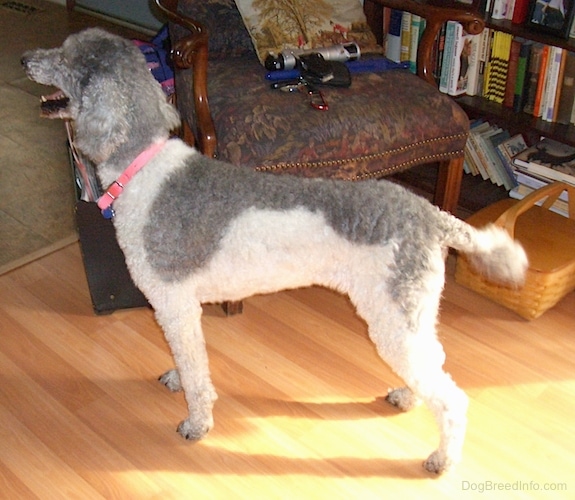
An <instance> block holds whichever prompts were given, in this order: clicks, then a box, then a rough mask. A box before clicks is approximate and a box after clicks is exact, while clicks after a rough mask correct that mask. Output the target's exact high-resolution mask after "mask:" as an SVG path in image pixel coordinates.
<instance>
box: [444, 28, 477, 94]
mask: <svg viewBox="0 0 575 500" xmlns="http://www.w3.org/2000/svg"><path fill="white" fill-rule="evenodd" d="M457 25H458V26H456V29H455V39H454V50H453V60H452V62H451V69H450V72H449V83H448V87H447V93H448V94H449V95H453V96H457V95H461V94H465V93H466V92H467V86H468V83H469V64H470V56H471V50H472V39H473V38H474V36H473V35H469V34H468V33H467V32H466V31H465V30H464V29H463V26H462V25H461V24H459V23H457Z"/></svg>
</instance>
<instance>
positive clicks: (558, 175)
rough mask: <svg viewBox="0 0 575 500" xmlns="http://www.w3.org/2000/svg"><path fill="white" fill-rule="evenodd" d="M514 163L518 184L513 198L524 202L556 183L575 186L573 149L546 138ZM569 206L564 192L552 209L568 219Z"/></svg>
mask: <svg viewBox="0 0 575 500" xmlns="http://www.w3.org/2000/svg"><path fill="white" fill-rule="evenodd" d="M512 161H513V166H514V169H515V176H516V179H517V183H518V185H517V186H516V187H515V188H514V189H512V190H511V191H510V193H509V194H510V196H511V197H513V198H516V199H521V198H524V197H525V196H527V195H528V194H529V193H531V192H533V191H534V190H536V189H539V188H541V187H543V186H545V185H546V184H549V183H551V182H555V181H563V182H566V183H567V184H571V185H575V148H574V147H572V146H568V145H566V144H562V143H560V142H557V141H554V140H552V139H548V138H543V139H541V140H540V141H539V142H538V143H537V144H536V145H535V146H532V147H530V148H526V149H524V150H523V151H521V152H520V153H518V154H516V155H515V156H514V157H513V159H512ZM567 203H568V197H567V192H564V193H563V194H562V195H561V196H560V199H559V200H557V201H556V202H555V204H554V205H553V208H552V209H553V210H554V211H555V212H557V213H560V214H561V215H565V216H568V207H567Z"/></svg>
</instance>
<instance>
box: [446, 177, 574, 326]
mask: <svg viewBox="0 0 575 500" xmlns="http://www.w3.org/2000/svg"><path fill="white" fill-rule="evenodd" d="M565 190H567V192H568V194H569V218H566V217H563V216H561V215H558V214H556V213H554V212H552V211H550V210H549V208H551V206H552V205H553V203H554V202H555V201H556V200H557V199H558V197H559V196H560V194H561V193H562V192H563V191H565ZM545 198H546V199H545ZM541 200H544V202H543V204H542V205H541V206H538V205H537V202H539V201H541ZM467 222H469V223H470V224H471V225H473V226H475V227H481V226H484V225H485V224H487V223H489V222H495V224H497V225H499V226H501V227H503V228H505V229H506V230H507V231H508V232H509V234H510V235H511V236H512V237H514V238H515V239H516V240H518V241H519V242H520V243H521V244H522V245H523V247H524V248H525V251H526V252H527V256H528V258H529V269H528V271H527V277H526V281H525V284H524V285H523V286H522V287H521V288H519V289H517V288H508V287H505V286H501V285H499V284H496V283H493V282H490V281H488V280H487V279H485V278H484V277H483V276H481V275H479V274H478V273H476V272H475V270H474V269H473V268H472V267H471V266H470V265H469V262H468V261H467V259H466V258H465V256H463V255H460V256H459V257H458V258H457V266H456V271H455V280H456V281H457V282H458V283H460V284H462V285H464V286H466V287H468V288H470V289H472V290H474V291H476V292H478V293H480V294H481V295H484V296H486V297H488V298H490V299H491V300H494V301H495V302H498V303H499V304H502V305H504V306H505V307H507V308H509V309H511V310H513V311H515V312H516V313H518V314H519V315H521V316H523V317H524V318H526V319H529V320H531V319H534V318H537V317H539V316H541V315H542V314H543V313H544V312H545V311H547V310H548V309H550V308H551V307H553V306H554V305H555V304H557V302H559V301H560V300H561V299H562V298H563V297H564V296H565V295H566V294H567V293H569V292H571V291H572V290H574V289H575V186H570V185H567V184H564V183H561V182H556V183H553V184H550V185H548V186H545V187H544V188H541V189H539V190H537V191H535V192H533V193H531V194H529V195H528V196H526V197H525V198H523V199H522V200H521V201H516V200H512V199H507V200H502V201H500V202H498V203H495V204H493V205H491V206H489V207H486V208H484V209H483V210H480V211H479V212H477V213H476V214H474V215H472V216H471V217H470V218H469V219H468V220H467Z"/></svg>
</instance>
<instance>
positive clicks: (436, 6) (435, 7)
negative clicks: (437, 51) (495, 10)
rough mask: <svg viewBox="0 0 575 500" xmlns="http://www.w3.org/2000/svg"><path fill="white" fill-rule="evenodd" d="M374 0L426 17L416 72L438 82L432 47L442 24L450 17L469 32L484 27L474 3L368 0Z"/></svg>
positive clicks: (479, 30)
mask: <svg viewBox="0 0 575 500" xmlns="http://www.w3.org/2000/svg"><path fill="white" fill-rule="evenodd" d="M369 1H371V2H373V3H377V4H380V5H383V6H384V7H391V8H392V9H398V10H405V11H407V12H411V13H412V14H416V15H418V16H421V17H423V18H424V19H425V20H426V26H425V31H424V32H423V35H422V36H421V41H420V43H419V48H418V51H417V75H418V76H420V77H421V78H423V79H424V80H426V81H428V82H430V83H432V84H433V85H436V83H435V80H434V78H433V68H432V62H433V48H434V44H435V39H436V38H437V35H438V34H439V31H440V30H441V26H442V25H443V24H444V23H446V22H447V21H458V22H460V23H461V24H462V25H463V28H464V29H465V31H467V33H469V34H471V35H478V34H479V33H481V32H482V31H483V28H484V27H485V21H484V20H483V16H482V15H481V14H480V13H479V12H477V11H475V10H473V7H472V5H467V4H462V3H458V2H454V1H441V0H369Z"/></svg>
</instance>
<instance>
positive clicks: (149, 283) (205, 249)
mask: <svg viewBox="0 0 575 500" xmlns="http://www.w3.org/2000/svg"><path fill="white" fill-rule="evenodd" d="M22 64H23V65H24V67H25V70H26V72H27V74H28V76H29V77H30V78H31V79H32V80H34V81H36V82H39V83H42V84H46V85H54V86H56V87H58V88H59V89H60V90H61V91H62V93H63V94H64V95H65V96H66V97H67V98H68V99H69V103H68V106H67V108H66V109H64V110H61V111H60V112H59V113H58V116H59V117H62V118H71V119H73V120H74V122H75V127H76V134H77V135H76V142H77V146H78V147H79V148H80V150H82V151H83V152H84V153H85V154H87V155H88V156H89V157H90V158H91V159H93V160H94V162H95V163H96V164H97V171H98V176H99V178H100V181H101V182H102V185H104V186H108V185H110V184H111V183H113V182H114V181H115V180H116V179H117V178H118V176H119V175H120V174H121V173H122V172H123V171H124V169H126V167H127V166H128V165H129V164H130V163H131V162H132V161H133V160H134V158H135V157H136V156H138V155H139V153H140V152H142V151H143V150H145V149H146V148H148V146H149V145H150V144H153V143H156V142H160V141H165V140H166V139H167V138H168V136H169V132H170V130H171V129H173V128H174V127H176V126H178V125H179V118H178V114H177V112H176V111H175V109H174V108H173V107H172V106H171V105H170V104H168V103H167V102H166V99H165V97H164V94H163V93H162V90H161V88H160V86H159V84H157V82H156V81H155V80H154V79H153V77H152V76H151V74H150V73H149V71H148V69H147V67H146V64H145V60H144V58H143V56H142V55H141V54H140V52H139V50H138V49H137V48H136V46H135V45H134V44H133V43H131V42H130V41H128V40H125V39H123V38H120V37H117V36H114V35H111V34H109V33H106V32H105V31H102V30H99V29H89V30H86V31H84V32H81V33H79V34H75V35H72V36H70V37H69V38H68V39H67V40H66V42H65V43H64V44H63V46H62V47H61V48H55V49H49V50H44V49H38V50H35V51H31V52H27V53H26V54H24V56H23V58H22ZM114 210H115V214H116V215H115V218H114V225H115V228H116V233H117V238H118V242H119V244H120V246H121V248H122V249H123V251H124V254H125V256H126V262H127V265H128V268H129V270H130V272H131V275H132V277H133V279H134V281H135V283H136V284H137V285H138V287H139V288H140V289H141V290H142V291H143V292H144V294H145V295H146V296H147V298H148V299H149V301H150V304H151V305H152V306H153V308H154V309H155V313H156V317H157V320H158V322H159V324H160V325H161V326H162V328H163V330H164V333H165V336H166V338H167V340H168V342H169V345H170V347H171V350H172V353H173V356H174V360H175V363H176V367H177V371H176V370H171V371H169V372H167V373H166V374H164V375H163V376H162V377H161V381H162V382H163V383H164V384H165V385H166V386H168V388H170V389H171V390H180V389H183V390H184V392H185V396H186V400H187V404H188V410H189V416H188V418H187V419H185V420H184V421H183V422H182V423H181V424H180V425H179V427H178V430H179V432H180V434H181V435H182V436H184V437H186V438H188V439H200V438H202V437H203V436H204V435H205V434H206V433H207V432H208V431H209V430H210V428H211V427H212V425H213V419H212V406H213V403H214V401H215V399H216V392H215V390H214V388H213V386H212V383H211V380H210V374H209V369H208V358H207V353H206V348H205V344H204V338H203V335H202V328H201V313H202V308H201V303H202V302H221V301H235V300H239V299H242V298H245V297H248V296H250V295H252V294H256V293H267V292H273V291H277V290H281V289H285V288H293V287H301V286H308V285H312V284H318V285H323V286H327V287H331V288H334V289H336V290H339V291H340V292H343V293H347V294H348V295H349V297H350V299H351V301H352V302H353V304H354V305H355V306H356V308H357V312H358V313H359V314H360V315H361V316H362V317H363V318H364V319H365V321H366V322H367V325H368V329H369V336H370V338H371V339H372V340H373V342H374V343H375V345H376V347H377V351H378V353H379V354H380V356H381V357H382V358H383V360H385V361H386V362H387V363H388V364H389V365H390V366H391V368H392V369H393V370H394V371H395V372H396V373H397V374H398V375H399V376H401V377H402V378H403V379H404V381H405V383H406V385H407V387H408V388H402V389H396V390H393V391H391V392H390V393H389V395H388V400H389V401H390V402H391V403H393V404H394V405H396V406H398V407H399V408H402V409H405V410H407V409H409V408H410V407H412V406H414V405H415V404H417V403H418V402H419V401H420V400H422V401H424V402H425V403H426V404H427V405H428V407H429V408H430V409H431V411H432V412H433V414H434V416H435V418H436V420H437V423H438V426H439V431H440V435H441V439H440V443H439V448H438V449H437V450H436V451H434V452H433V453H432V454H431V456H430V457H429V458H428V459H427V460H426V461H425V463H424V466H425V467H426V469H427V470H429V471H432V472H442V471H444V470H446V469H448V468H449V467H450V466H452V465H453V464H454V463H456V462H457V461H458V460H459V459H460V455H461V449H462V445H463V439H464V433H465V425H466V409H467V398H466V396H465V394H464V392H463V391H461V390H460V389H459V388H458V387H457V386H456V385H455V383H454V382H453V381H452V379H451V378H450V376H449V375H447V374H446V373H445V372H444V371H443V368H442V366H443V363H444V357H445V356H444V352H443V348H442V346H441V344H440V343H439V341H438V339H437V336H436V321H437V314H438V308H439V301H440V296H441V293H442V289H443V284H444V257H445V251H446V249H447V248H448V247H453V248H455V249H457V250H460V251H463V252H466V253H468V254H470V255H471V256H473V259H474V262H475V264H476V266H477V267H478V268H480V269H481V270H483V272H486V273H487V274H488V275H490V276H492V277H496V278H499V279H500V280H503V281H506V282H509V283H511V284H517V283H520V282H521V281H522V279H523V275H524V272H525V269H526V266H527V259H526V257H525V253H524V252H523V250H522V248H521V247H520V246H519V245H518V244H516V243H514V242H513V241H512V240H511V238H509V236H508V235H507V233H505V232H504V231H502V230H500V229H497V228H495V227H488V228H485V229H483V230H476V229H473V228H472V227H470V226H469V225H467V224H465V223H464V222H462V221H460V220H459V219H457V218H455V217H453V216H451V215H450V214H448V213H445V212H441V211H440V210H439V209H437V208H436V207H434V206H433V205H431V204H430V203H428V202H427V201H426V200H424V199H422V198H420V197H417V196H414V195H413V194H410V193H409V192H408V191H406V190H404V189H403V188H401V187H398V186H397V185H395V184H393V183H389V182H386V181H363V182H358V183H348V182H343V181H333V180H319V179H302V178H297V177H292V176H288V175H284V176H276V175H273V174H263V173H256V172H253V171H252V170H249V169H244V168H239V167H235V166H231V165H228V164H223V163H220V162H218V161H216V160H213V159H210V158H206V157H204V156H202V155H201V154H199V153H198V152H196V151H195V150H194V149H192V148H190V147H188V146H187V145H185V144H184V143H183V142H182V141H180V140H178V139H171V140H168V141H167V143H166V144H165V145H164V146H163V148H162V149H161V150H160V152H159V153H157V154H156V155H155V156H154V157H153V158H152V159H151V160H150V161H149V163H148V164H147V165H146V166H145V167H144V168H143V169H142V170H141V171H139V172H138V173H137V174H136V175H135V177H134V178H133V179H132V180H131V182H130V183H129V184H128V185H127V186H126V187H125V190H124V192H123V193H122V194H121V196H120V197H119V198H118V199H117V200H116V201H115V202H114Z"/></svg>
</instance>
